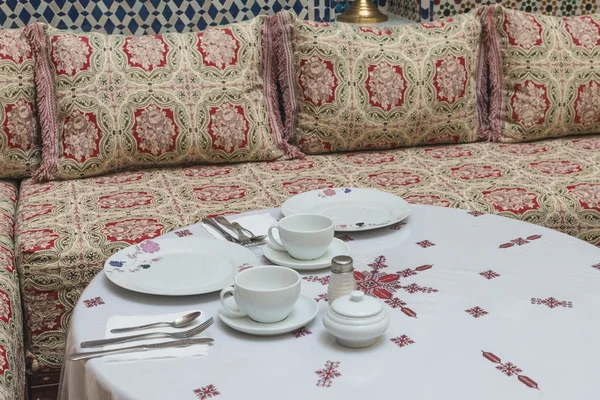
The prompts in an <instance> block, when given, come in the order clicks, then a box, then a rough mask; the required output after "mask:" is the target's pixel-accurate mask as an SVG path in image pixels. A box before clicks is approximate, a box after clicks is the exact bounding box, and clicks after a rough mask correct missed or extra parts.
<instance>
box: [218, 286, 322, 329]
mask: <svg viewBox="0 0 600 400" xmlns="http://www.w3.org/2000/svg"><path fill="white" fill-rule="evenodd" d="M225 301H226V302H227V305H228V306H229V307H231V308H233V309H234V310H236V309H238V307H237V304H235V300H233V297H229V298H228V299H226V300H225ZM318 311H319V306H318V304H317V302H316V301H315V300H314V299H313V298H311V297H308V296H307V295H305V294H304V293H300V297H299V298H298V302H297V303H296V305H295V306H294V309H293V310H292V312H291V313H290V315H288V317H287V318H286V319H284V320H283V321H279V322H275V323H272V324H263V323H260V322H256V321H253V320H251V319H250V318H249V317H241V318H239V317H236V318H233V317H230V316H228V315H227V311H225V310H223V309H222V308H220V309H219V318H221V321H223V322H224V323H225V325H227V326H229V327H230V328H233V329H235V330H236V331H240V332H244V333H248V334H250V335H257V336H272V335H281V334H284V333H288V332H292V331H295V330H296V329H298V328H302V327H303V326H304V325H306V324H308V323H309V322H310V321H312V320H313V319H314V318H315V317H316V316H317V312H318Z"/></svg>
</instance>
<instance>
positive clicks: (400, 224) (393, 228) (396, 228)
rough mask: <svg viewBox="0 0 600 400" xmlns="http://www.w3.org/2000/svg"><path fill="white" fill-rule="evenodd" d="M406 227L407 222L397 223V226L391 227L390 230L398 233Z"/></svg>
mask: <svg viewBox="0 0 600 400" xmlns="http://www.w3.org/2000/svg"><path fill="white" fill-rule="evenodd" d="M404 225H406V222H404V221H400V222H396V223H395V224H392V225H390V229H391V230H394V231H398V230H400V228H402V227H403V226H404Z"/></svg>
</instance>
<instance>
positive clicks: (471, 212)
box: [467, 211, 485, 217]
mask: <svg viewBox="0 0 600 400" xmlns="http://www.w3.org/2000/svg"><path fill="white" fill-rule="evenodd" d="M467 214H471V215H472V216H474V217H479V216H482V215H485V213H482V212H481V211H469V212H468V213H467Z"/></svg>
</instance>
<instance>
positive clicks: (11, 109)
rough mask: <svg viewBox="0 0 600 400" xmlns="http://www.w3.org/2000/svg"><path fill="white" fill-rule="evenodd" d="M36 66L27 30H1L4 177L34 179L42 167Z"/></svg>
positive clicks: (0, 164)
mask: <svg viewBox="0 0 600 400" xmlns="http://www.w3.org/2000/svg"><path fill="white" fill-rule="evenodd" d="M33 66H34V61H33V52H32V51H31V48H30V47H29V43H28V42H27V38H26V37H25V32H24V29H0V178H23V177H26V176H31V174H32V173H33V171H35V170H36V169H37V168H38V166H39V164H40V160H41V155H42V154H41V153H42V149H41V140H40V135H39V129H38V123H37V120H36V110H35V81H34V74H33V71H34V68H33Z"/></svg>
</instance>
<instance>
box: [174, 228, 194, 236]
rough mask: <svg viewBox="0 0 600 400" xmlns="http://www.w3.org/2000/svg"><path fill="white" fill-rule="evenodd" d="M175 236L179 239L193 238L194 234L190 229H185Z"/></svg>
mask: <svg viewBox="0 0 600 400" xmlns="http://www.w3.org/2000/svg"><path fill="white" fill-rule="evenodd" d="M175 234H176V235H177V236H179V237H185V236H192V235H193V233H192V232H191V231H190V230H189V229H184V230H182V231H177V232H175Z"/></svg>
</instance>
